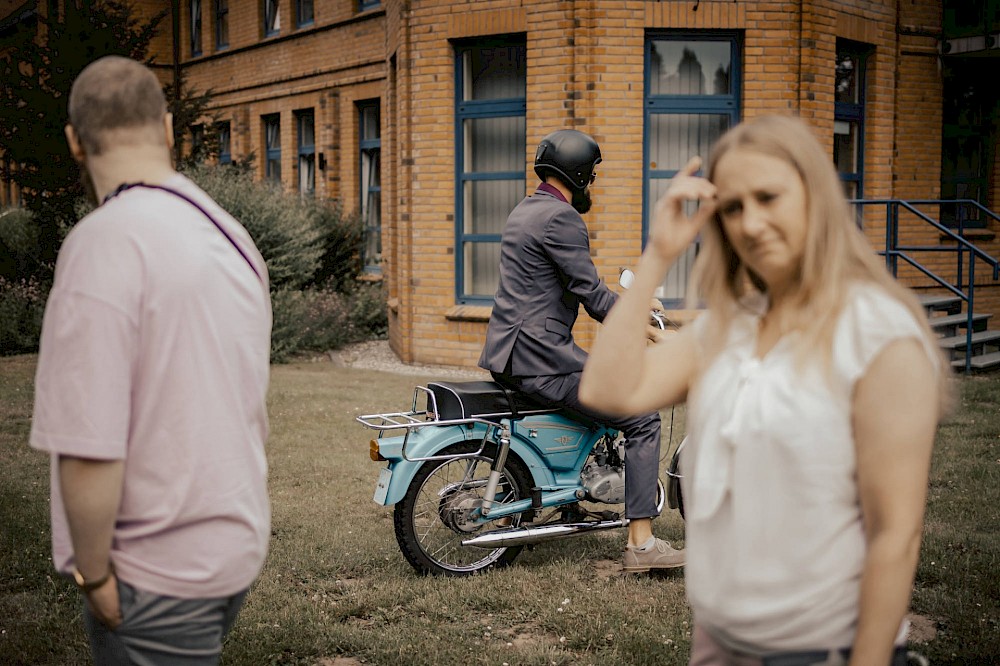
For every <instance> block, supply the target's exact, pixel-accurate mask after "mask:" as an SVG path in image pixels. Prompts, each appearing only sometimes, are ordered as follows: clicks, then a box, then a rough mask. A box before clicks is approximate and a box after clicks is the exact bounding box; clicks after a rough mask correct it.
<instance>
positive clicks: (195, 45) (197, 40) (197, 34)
mask: <svg viewBox="0 0 1000 666" xmlns="http://www.w3.org/2000/svg"><path fill="white" fill-rule="evenodd" d="M188 6H189V8H190V10H191V57H194V56H199V55H201V0H191V3H190V4H189V5H188Z"/></svg>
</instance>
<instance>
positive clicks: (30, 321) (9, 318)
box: [0, 276, 48, 356]
mask: <svg viewBox="0 0 1000 666" xmlns="http://www.w3.org/2000/svg"><path fill="white" fill-rule="evenodd" d="M47 293H48V289H47V288H45V286H44V285H43V283H42V282H41V281H40V280H39V279H38V278H35V277H30V278H26V279H21V280H8V279H6V278H4V277H2V276H0V355H2V356H9V355H11V354H24V353H27V352H34V351H38V339H39V336H40V334H41V332H42V315H44V314H45V298H46V295H47Z"/></svg>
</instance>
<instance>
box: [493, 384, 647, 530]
mask: <svg viewBox="0 0 1000 666" xmlns="http://www.w3.org/2000/svg"><path fill="white" fill-rule="evenodd" d="M582 374H583V373H582V371H581V372H571V373H569V374H565V375H546V376H542V377H511V376H508V375H501V374H497V373H494V374H493V378H494V379H496V380H497V381H498V382H499V383H501V384H503V385H505V386H507V387H508V388H511V389H513V390H515V391H519V392H520V393H524V394H525V395H527V396H528V397H529V398H532V399H534V400H536V401H538V402H541V403H544V404H549V405H553V406H557V407H561V408H563V409H568V410H569V411H572V412H576V413H578V414H580V415H582V416H584V417H586V418H588V419H590V420H592V421H598V422H600V423H606V424H608V425H609V426H611V427H612V428H616V429H617V430H620V431H621V432H622V434H623V435H625V517H626V518H628V519H629V520H634V519H636V518H653V517H655V516H657V515H659V513H660V512H659V511H658V510H657V508H656V480H657V477H658V476H659V472H660V414H659V413H658V412H652V413H650V414H642V415H640V416H630V417H615V416H607V415H605V414H601V413H600V412H596V411H594V410H593V409H590V408H589V407H585V406H584V405H582V404H581V403H580V397H579V394H580V376H581V375H582Z"/></svg>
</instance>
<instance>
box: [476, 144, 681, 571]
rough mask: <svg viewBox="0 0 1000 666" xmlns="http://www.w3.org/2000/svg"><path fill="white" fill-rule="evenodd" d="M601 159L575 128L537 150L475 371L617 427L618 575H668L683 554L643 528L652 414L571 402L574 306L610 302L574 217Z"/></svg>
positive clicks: (650, 483) (581, 355) (576, 374)
mask: <svg viewBox="0 0 1000 666" xmlns="http://www.w3.org/2000/svg"><path fill="white" fill-rule="evenodd" d="M600 161H601V150H600V147H599V146H598V145H597V142H595V141H594V140H593V139H592V138H591V137H590V136H588V135H586V134H584V133H583V132H578V131H576V130H569V129H564V130H557V131H555V132H553V133H551V134H549V135H548V136H546V137H545V138H544V139H542V142H541V143H540V144H539V145H538V149H537V151H536V152H535V173H536V174H537V175H538V177H539V178H540V179H541V180H542V181H543V182H542V183H541V184H540V185H539V186H538V189H537V190H536V191H535V193H534V194H532V195H531V196H528V197H526V198H525V199H524V200H523V201H521V203H519V204H518V205H517V206H516V207H515V208H514V210H513V211H511V213H510V216H509V217H508V218H507V226H506V227H505V228H504V232H503V239H502V243H501V250H500V285H499V287H498V288H497V292H496V299H495V302H494V305H493V313H492V315H491V316H490V323H489V328H488V330H487V333H486V345H485V347H484V348H483V353H482V356H480V358H479V365H480V367H482V368H485V369H487V370H489V371H490V372H491V373H492V374H493V377H494V379H496V381H498V382H499V383H501V384H503V385H505V386H508V387H510V388H512V389H514V390H517V391H520V392H521V393H525V394H527V395H528V396H529V397H532V398H534V399H536V400H538V401H540V402H543V403H547V404H552V405H557V406H560V407H565V408H568V409H570V410H572V411H575V412H577V413H579V414H582V415H584V416H586V417H589V418H591V419H594V420H598V421H601V422H604V423H608V424H609V425H611V426H612V427H615V428H617V429H619V430H621V431H622V433H623V434H624V435H625V437H626V444H625V451H626V455H625V516H626V517H627V518H628V519H629V526H628V531H629V534H628V543H627V545H626V547H625V554H624V556H623V569H624V570H625V571H629V572H644V571H649V570H650V569H669V568H673V567H679V566H681V565H683V564H684V552H683V551H678V550H675V549H673V548H671V547H670V544H669V543H667V542H665V541H662V540H660V539H657V538H656V537H654V536H653V533H652V529H651V521H652V519H653V518H654V517H655V516H656V515H657V514H658V511H657V508H656V481H657V476H658V474H659V459H660V416H659V414H657V413H656V412H653V413H651V414H645V415H642V416H636V417H629V418H615V417H607V416H604V415H602V414H598V413H596V412H594V411H593V410H591V409H589V408H587V407H584V406H583V405H581V404H580V400H579V398H578V391H579V386H580V375H581V373H582V371H583V365H584V363H585V362H586V360H587V353H586V352H585V351H583V349H581V348H580V347H579V346H578V345H577V344H576V342H574V340H573V324H574V323H575V322H576V318H577V314H578V312H579V307H580V305H581V304H582V305H583V307H584V309H585V310H586V311H587V314H589V315H590V316H591V317H593V318H594V319H596V320H597V321H604V317H605V316H606V315H607V314H608V312H609V311H610V310H611V307H612V306H613V305H614V304H615V300H616V298H617V295H616V294H615V293H614V292H613V291H611V290H610V289H609V288H608V287H607V285H606V284H604V283H603V282H602V281H601V279H600V277H598V275H597V269H596V268H595V267H594V262H593V260H592V259H591V258H590V236H589V234H588V232H587V225H586V224H585V223H584V221H583V218H582V217H581V214H583V213H586V212H587V211H588V210H590V206H591V198H590V185H591V183H593V182H594V179H595V178H596V177H597V175H596V173H595V172H594V169H595V167H596V166H597V164H598V163H599V162H600ZM657 305H659V304H658V303H657Z"/></svg>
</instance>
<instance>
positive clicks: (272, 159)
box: [262, 113, 281, 183]
mask: <svg viewBox="0 0 1000 666" xmlns="http://www.w3.org/2000/svg"><path fill="white" fill-rule="evenodd" d="M262 120H263V121H264V149H265V153H264V178H266V179H267V180H270V181H274V182H276V183H280V182H281V116H280V115H278V114H277V113H275V114H273V115H270V116H263V118H262Z"/></svg>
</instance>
